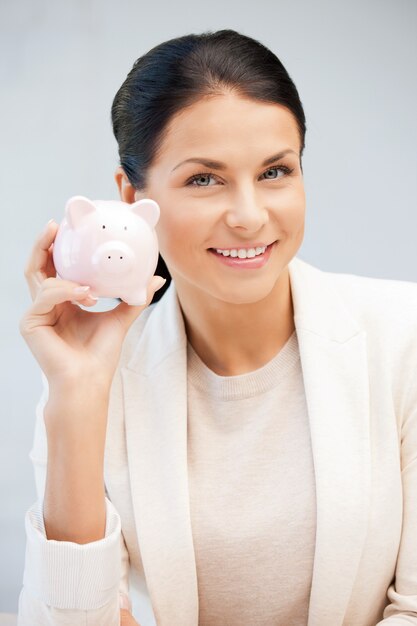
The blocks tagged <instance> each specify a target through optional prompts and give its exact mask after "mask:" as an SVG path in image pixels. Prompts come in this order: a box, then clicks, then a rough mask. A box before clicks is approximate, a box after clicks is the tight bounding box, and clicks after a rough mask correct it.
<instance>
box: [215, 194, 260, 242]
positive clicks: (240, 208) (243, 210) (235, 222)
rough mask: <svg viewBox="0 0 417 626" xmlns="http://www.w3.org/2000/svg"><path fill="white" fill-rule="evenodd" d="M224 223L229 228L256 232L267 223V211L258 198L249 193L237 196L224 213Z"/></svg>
mask: <svg viewBox="0 0 417 626" xmlns="http://www.w3.org/2000/svg"><path fill="white" fill-rule="evenodd" d="M225 221H226V223H227V225H228V226H229V227H230V228H243V229H244V230H247V231H249V232H254V233H255V232H257V231H259V230H260V229H261V228H262V226H264V225H265V224H266V223H267V221H268V211H267V209H266V208H265V207H264V206H263V205H262V204H261V201H260V199H259V198H256V197H255V194H254V193H251V192H250V191H248V192H246V193H244V194H243V193H242V194H239V196H238V197H237V198H236V199H235V200H234V201H233V204H232V206H231V207H230V208H229V209H228V210H227V211H226V216H225Z"/></svg>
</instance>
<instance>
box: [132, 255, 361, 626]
mask: <svg viewBox="0 0 417 626" xmlns="http://www.w3.org/2000/svg"><path fill="white" fill-rule="evenodd" d="M289 272H290V281H291V291H292V297H293V304H294V321H295V326H296V331H297V337H298V343H299V349H300V359H301V365H302V371H303V379H304V385H305V393H306V400H307V407H308V413H309V421H310V428H311V442H312V451H313V457H314V467H315V479H316V498H317V520H316V522H317V529H316V552H315V559H314V569H313V580H312V588H311V596H310V607H309V617H308V626H342V622H343V617H344V614H345V611H346V607H347V604H348V601H349V598H350V595H351V592H352V587H353V583H354V579H355V574H356V571H357V569H358V565H359V560H360V557H361V551H362V547H363V543H364V540H365V535H366V528H367V519H368V507H369V499H370V442H369V397H368V371H367V353H366V333H365V331H364V330H362V329H361V328H360V327H359V326H358V325H357V323H356V321H355V320H354V319H353V318H352V316H351V315H350V313H349V312H348V311H347V309H346V308H345V307H344V304H343V302H342V300H341V299H340V296H339V295H338V293H337V292H336V290H334V289H333V286H332V283H331V277H330V274H328V273H326V272H322V271H321V270H319V269H318V268H315V267H314V266H312V265H310V264H308V263H306V262H305V261H302V260H301V259H300V258H298V257H294V258H293V259H292V261H291V262H290V264H289ZM186 341H187V338H186V333H185V328H184V322H183V318H182V313H181V309H180V305H179V302H178V299H177V296H176V292H175V286H174V283H171V285H170V287H169V289H168V290H167V292H166V293H165V294H164V297H163V298H162V299H161V301H160V302H159V303H158V306H155V309H154V311H153V312H152V314H151V315H150V317H149V319H148V320H147V322H146V326H145V328H144V330H143V332H142V334H141V337H140V340H139V342H138V344H137V346H136V347H135V351H134V354H133V356H132V358H131V359H130V361H129V363H128V364H127V366H126V367H122V369H121V374H122V381H123V394H124V410H125V425H126V445H127V454H128V464H129V472H130V480H131V489H132V501H133V509H134V515H135V523H136V530H137V535H138V541H139V549H140V552H141V558H142V563H143V567H144V572H145V577H146V584H147V587H148V591H149V596H150V600H151V603H152V607H153V611H154V614H155V618H156V622H157V624H158V626H198V587H197V576H196V566H195V557H194V548H193V538H192V528H191V518H190V509H189V492H188V470H187V363H186ZM243 592H244V590H242V593H243Z"/></svg>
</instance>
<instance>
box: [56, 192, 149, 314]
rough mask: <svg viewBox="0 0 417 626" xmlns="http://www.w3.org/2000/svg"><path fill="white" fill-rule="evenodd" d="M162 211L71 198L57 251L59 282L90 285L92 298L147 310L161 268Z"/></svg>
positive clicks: (146, 204) (144, 203) (143, 202)
mask: <svg viewBox="0 0 417 626" xmlns="http://www.w3.org/2000/svg"><path fill="white" fill-rule="evenodd" d="M159 215H160V212H159V206H158V204H157V203H156V202H155V201H154V200H150V199H147V198H146V199H143V200H139V201H137V202H134V203H133V204H128V203H126V202H121V201H114V200H94V201H92V200H89V199H88V198H85V197H84V196H73V197H72V198H70V199H69V200H68V202H67V204H66V207H65V217H64V219H63V220H62V222H61V224H60V226H59V228H58V232H57V234H56V237H55V241H54V245H53V252H52V256H53V261H54V265H55V269H56V271H57V277H58V278H63V279H64V280H73V281H75V282H77V283H80V284H82V285H89V286H90V292H91V295H92V296H96V297H98V298H120V299H122V300H124V301H125V302H127V304H131V305H135V306H136V305H141V304H146V292H147V285H148V282H149V280H150V279H151V277H152V276H153V274H154V272H155V269H156V266H157V263H158V253H159V250H158V239H157V236H156V232H155V230H154V228H155V225H156V224H157V222H158V220H159Z"/></svg>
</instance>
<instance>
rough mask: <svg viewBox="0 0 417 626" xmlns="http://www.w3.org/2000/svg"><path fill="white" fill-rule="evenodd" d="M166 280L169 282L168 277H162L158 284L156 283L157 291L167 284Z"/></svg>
mask: <svg viewBox="0 0 417 626" xmlns="http://www.w3.org/2000/svg"><path fill="white" fill-rule="evenodd" d="M166 282H167V279H166V278H161V279H160V280H159V281H158V284H157V285H156V291H157V290H158V289H161V287H163V286H164V285H165V283H166Z"/></svg>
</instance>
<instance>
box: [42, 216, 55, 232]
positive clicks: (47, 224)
mask: <svg viewBox="0 0 417 626" xmlns="http://www.w3.org/2000/svg"><path fill="white" fill-rule="evenodd" d="M53 221H54V219H53V218H52V219H51V220H49V222H47V223H46V224H45V228H44V230H48V226H49V224H50V223H51V222H53Z"/></svg>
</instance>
